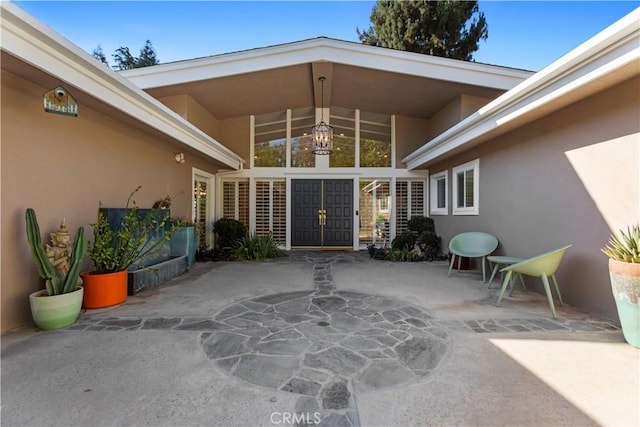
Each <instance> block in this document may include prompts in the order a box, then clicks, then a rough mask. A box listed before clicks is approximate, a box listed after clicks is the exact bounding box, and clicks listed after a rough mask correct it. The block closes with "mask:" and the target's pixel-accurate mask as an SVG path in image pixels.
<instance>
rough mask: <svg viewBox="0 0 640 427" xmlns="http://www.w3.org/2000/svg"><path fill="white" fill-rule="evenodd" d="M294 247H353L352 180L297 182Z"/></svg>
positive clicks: (294, 189)
mask: <svg viewBox="0 0 640 427" xmlns="http://www.w3.org/2000/svg"><path fill="white" fill-rule="evenodd" d="M291 183H292V197H293V200H292V209H291V215H292V218H291V224H292V230H291V246H312V247H337V246H342V247H345V246H346V247H352V246H353V181H352V180H350V179H294V180H292V181H291Z"/></svg>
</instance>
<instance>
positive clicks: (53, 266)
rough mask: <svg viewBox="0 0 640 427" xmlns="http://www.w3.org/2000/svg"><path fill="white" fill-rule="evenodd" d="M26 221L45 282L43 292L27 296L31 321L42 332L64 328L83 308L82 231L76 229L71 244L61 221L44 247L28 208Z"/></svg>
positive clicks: (31, 244)
mask: <svg viewBox="0 0 640 427" xmlns="http://www.w3.org/2000/svg"><path fill="white" fill-rule="evenodd" d="M25 217H26V223H27V240H28V241H29V246H30V248H31V256H32V257H33V261H34V263H35V265H36V269H37V270H38V274H39V275H40V277H41V278H43V279H44V280H45V289H43V290H40V291H37V292H33V293H32V294H31V295H29V303H30V306H31V315H32V316H33V321H34V322H35V324H36V325H37V326H38V327H39V328H40V329H43V330H50V329H58V328H64V327H66V326H69V325H71V324H73V323H74V322H75V321H76V319H77V318H78V315H79V314H80V309H81V307H82V297H83V288H82V279H81V278H80V268H81V267H82V260H83V258H84V255H85V253H86V251H87V241H86V239H85V237H84V228H83V227H79V228H78V231H77V232H76V235H75V238H74V240H73V244H72V243H71V239H70V235H69V233H68V232H67V228H66V225H65V221H64V220H63V221H62V224H61V225H60V228H59V229H58V231H57V232H55V233H51V245H46V246H43V245H42V238H41V236H40V226H39V225H38V220H37V218H36V213H35V211H34V210H33V209H31V208H28V209H27V210H26V213H25Z"/></svg>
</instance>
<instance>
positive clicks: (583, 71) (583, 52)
mask: <svg viewBox="0 0 640 427" xmlns="http://www.w3.org/2000/svg"><path fill="white" fill-rule="evenodd" d="M639 40H640V8H639V9H636V10H634V11H633V12H631V13H630V14H628V15H627V16H625V17H624V18H622V19H620V20H619V21H617V22H616V23H614V24H613V25H611V26H610V27H608V28H606V29H605V30H603V31H602V32H600V33H598V34H597V35H595V36H594V37H592V38H591V39H589V40H588V41H586V42H585V43H583V44H582V45H580V46H578V47H577V48H576V49H574V50H572V51H571V52H569V53H568V54H566V55H565V56H563V57H562V58H560V59H558V60H557V61H555V62H554V63H552V64H551V65H549V66H548V67H546V68H544V69H543V70H541V71H540V72H538V73H536V74H535V75H533V76H532V77H530V78H529V79H527V80H525V81H524V82H522V83H521V84H519V85H518V86H516V87H514V88H513V89H511V90H509V91H508V92H506V93H504V94H503V95H501V96H500V97H498V98H496V99H495V100H494V101H492V102H490V103H489V104H487V105H486V106H484V107H483V108H481V109H480V110H478V111H477V112H476V113H475V114H473V115H471V116H469V117H468V118H466V119H465V120H463V121H461V122H460V123H458V124H457V125H455V126H453V127H452V128H450V129H448V130H447V131H445V132H443V133H442V134H440V135H438V136H437V137H435V138H433V139H432V140H430V141H428V142H427V143H426V144H425V145H423V146H422V147H420V148H419V149H417V150H416V151H414V152H413V153H411V154H409V155H408V156H406V157H405V158H403V159H402V162H403V163H406V165H407V168H408V169H409V170H412V169H416V168H419V167H422V166H425V165H427V164H429V163H433V162H434V161H436V160H438V159H440V158H443V157H444V156H446V155H447V154H448V153H451V152H452V151H454V150H458V149H460V148H462V147H464V146H466V145H471V144H473V143H474V142H476V141H478V140H480V139H481V138H482V137H486V136H487V135H488V134H489V133H492V134H494V135H497V134H499V133H500V132H501V131H503V132H506V131H508V130H509V129H510V128H511V127H513V124H514V123H515V122H516V121H517V122H518V125H522V124H523V123H525V122H528V121H531V120H534V119H536V118H538V117H539V116H540V114H536V113H537V112H539V111H541V110H542V109H543V108H544V107H549V106H550V105H552V104H553V108H554V110H557V109H559V108H562V107H564V106H566V105H567V104H568V103H569V100H572V102H573V101H574V100H575V96H572V97H571V96H570V95H579V96H580V97H581V98H584V97H586V96H589V95H591V94H593V93H594V92H595V89H594V88H595V87H596V85H594V82H596V81H598V80H599V79H602V78H604V77H607V76H612V75H615V74H616V73H619V74H620V79H615V78H612V79H611V80H610V84H615V83H616V82H619V81H621V80H622V79H624V78H627V77H628V76H627V74H625V73H623V72H622V70H628V68H629V66H630V65H632V66H633V65H634V64H637V63H638V60H639V59H640V43H639ZM638 71H640V67H636V70H635V73H636V74H637V73H638ZM598 89H599V90H601V89H602V87H599V88H598ZM563 98H565V99H566V100H567V101H566V102H563V101H562V100H563ZM547 113H548V111H547Z"/></svg>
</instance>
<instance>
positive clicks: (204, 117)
mask: <svg viewBox="0 0 640 427" xmlns="http://www.w3.org/2000/svg"><path fill="white" fill-rule="evenodd" d="M158 100H159V101H160V102H162V103H163V104H164V105H166V106H167V107H169V108H171V109H172V110H173V111H175V112H176V113H178V114H180V116H182V117H183V118H184V119H185V120H188V121H189V122H190V123H193V124H194V125H196V126H197V127H198V128H199V129H200V130H202V131H203V132H205V133H206V134H207V135H209V136H211V137H212V138H215V139H218V138H219V137H220V128H219V125H218V119H216V118H215V117H214V116H212V115H211V114H209V112H208V111H207V110H206V109H205V108H204V107H202V105H200V104H199V103H198V102H197V101H196V100H195V99H193V98H192V97H190V96H189V95H176V96H167V97H164V98H160V99H158Z"/></svg>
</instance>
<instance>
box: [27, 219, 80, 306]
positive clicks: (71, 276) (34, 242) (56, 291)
mask: <svg viewBox="0 0 640 427" xmlns="http://www.w3.org/2000/svg"><path fill="white" fill-rule="evenodd" d="M25 217H26V222H27V240H28V241H29V246H30V247H31V256H32V257H33V261H34V263H35V265H36V268H37V270H38V274H39V275H40V277H42V278H43V279H44V280H45V287H46V289H47V294H48V295H49V296H53V295H60V294H66V293H68V292H72V291H74V290H75V289H76V288H77V287H78V286H79V285H80V284H82V279H81V278H80V269H81V267H82V259H83V258H84V256H85V254H86V252H87V240H86V238H85V237H84V227H78V231H77V232H76V235H75V238H74V239H73V246H72V250H71V259H70V261H69V269H68V270H67V271H66V273H65V272H64V271H62V270H60V269H56V268H55V267H54V266H53V264H52V263H51V260H49V258H48V257H47V253H46V251H45V248H44V246H43V245H42V238H41V236H40V226H39V225H38V219H37V218H36V212H35V211H34V210H33V209H31V208H28V209H27V210H26V213H25Z"/></svg>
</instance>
